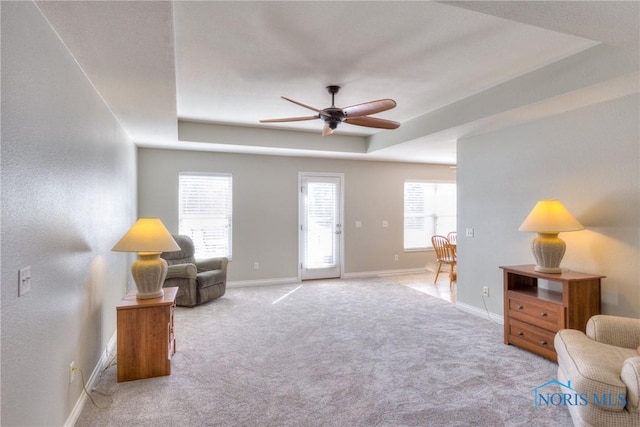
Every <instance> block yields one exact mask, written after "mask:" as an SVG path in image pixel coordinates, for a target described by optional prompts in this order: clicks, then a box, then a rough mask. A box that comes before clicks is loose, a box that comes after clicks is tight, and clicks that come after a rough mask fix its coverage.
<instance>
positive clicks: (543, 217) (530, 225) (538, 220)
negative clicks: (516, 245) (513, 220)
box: [518, 200, 584, 234]
mask: <svg viewBox="0 0 640 427" xmlns="http://www.w3.org/2000/svg"><path fill="white" fill-rule="evenodd" d="M583 229H584V227H583V226H582V224H580V223H579V222H578V220H577V219H575V218H574V216H573V215H571V213H570V212H569V211H568V210H567V208H565V207H564V206H563V205H562V203H560V202H559V201H558V200H540V201H539V202H538V203H536V205H535V206H534V207H533V209H532V210H531V212H530V213H529V216H527V217H526V218H525V220H524V222H523V223H522V225H520V228H518V230H520V231H533V232H536V233H555V234H557V233H560V232H562V231H578V230H583Z"/></svg>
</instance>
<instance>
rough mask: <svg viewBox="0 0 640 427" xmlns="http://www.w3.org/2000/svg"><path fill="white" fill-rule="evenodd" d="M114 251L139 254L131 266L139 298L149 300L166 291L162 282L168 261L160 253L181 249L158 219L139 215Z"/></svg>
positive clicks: (165, 275) (165, 274)
mask: <svg viewBox="0 0 640 427" xmlns="http://www.w3.org/2000/svg"><path fill="white" fill-rule="evenodd" d="M111 250H112V251H116V252H137V253H138V259H137V260H136V261H135V262H134V263H133V264H132V265H131V274H132V276H133V280H134V282H135V283H136V287H137V288H138V293H137V294H136V298H138V299H150V298H157V297H161V296H162V295H163V294H164V292H163V290H162V285H163V284H164V279H165V278H166V277H167V262H166V261H165V260H164V259H162V258H160V254H161V253H162V252H173V251H179V250H180V246H178V244H177V243H176V241H175V240H173V237H171V234H170V233H169V231H168V230H167V229H166V227H165V226H164V224H163V223H162V221H160V220H159V219H158V218H140V219H139V220H138V221H136V223H135V224H133V226H132V227H131V228H130V229H129V231H127V232H126V233H125V235H124V236H122V238H121V239H120V240H119V241H118V243H116V245H115V246H114V247H113V249H111Z"/></svg>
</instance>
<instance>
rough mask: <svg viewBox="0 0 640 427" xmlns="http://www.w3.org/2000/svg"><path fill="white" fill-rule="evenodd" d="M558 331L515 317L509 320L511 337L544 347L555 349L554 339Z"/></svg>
mask: <svg viewBox="0 0 640 427" xmlns="http://www.w3.org/2000/svg"><path fill="white" fill-rule="evenodd" d="M555 335H556V333H555V332H551V331H548V330H546V329H542V328H538V327H537V326H534V325H530V324H528V323H524V322H520V321H518V320H515V319H510V320H509V337H511V338H515V339H516V340H523V341H526V342H528V343H530V344H533V345H535V346H536V347H540V348H542V349H547V350H552V351H555V350H554V348H553V339H554V337H555Z"/></svg>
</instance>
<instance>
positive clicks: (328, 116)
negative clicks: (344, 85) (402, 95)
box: [260, 86, 400, 136]
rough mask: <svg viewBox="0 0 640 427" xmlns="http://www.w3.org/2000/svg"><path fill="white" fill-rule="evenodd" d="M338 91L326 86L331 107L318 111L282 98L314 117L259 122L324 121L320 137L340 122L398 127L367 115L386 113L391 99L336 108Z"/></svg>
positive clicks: (333, 87)
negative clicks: (309, 112) (311, 112)
mask: <svg viewBox="0 0 640 427" xmlns="http://www.w3.org/2000/svg"><path fill="white" fill-rule="evenodd" d="M339 90H340V86H327V91H328V92H329V93H330V94H331V107H328V108H325V109H323V110H320V109H318V108H314V107H310V106H308V105H305V104H303V103H301V102H298V101H294V100H293V99H289V98H287V97H284V96H283V97H282V98H283V99H286V100H287V101H289V102H293V103H294V104H297V105H299V106H301V107H304V108H308V109H309V110H312V111H315V112H316V113H318V114H316V115H315V116H305V117H287V118H283V119H266V120H260V123H281V122H299V121H303V120H315V119H322V120H323V121H324V128H323V129H322V136H327V135H330V134H331V133H333V131H334V130H335V129H336V128H337V127H338V125H339V124H340V123H342V122H344V123H348V124H350V125H356V126H365V127H370V128H378V129H397V128H398V127H400V123H398V122H395V121H393V120H385V119H379V118H377V117H369V114H375V113H380V112H382V111H387V110H390V109H392V108H394V107H395V106H396V101H394V100H393V99H379V100H377V101H371V102H365V103H363V104H356V105H352V106H350V107H345V108H338V107H336V106H335V102H334V98H335V95H336V93H338V91H339Z"/></svg>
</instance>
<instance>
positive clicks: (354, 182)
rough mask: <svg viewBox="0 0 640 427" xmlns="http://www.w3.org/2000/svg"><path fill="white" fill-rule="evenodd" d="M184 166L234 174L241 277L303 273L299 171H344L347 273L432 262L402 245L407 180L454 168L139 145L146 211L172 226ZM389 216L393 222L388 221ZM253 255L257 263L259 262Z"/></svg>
mask: <svg viewBox="0 0 640 427" xmlns="http://www.w3.org/2000/svg"><path fill="white" fill-rule="evenodd" d="M181 171H185V172H224V173H231V174H233V203H234V205H233V261H232V262H231V263H230V266H229V280H230V281H240V282H241V281H252V280H258V279H273V280H282V279H291V278H295V277H297V275H298V267H297V263H298V227H297V226H298V172H331V173H344V176H345V178H344V181H345V182H344V188H345V194H344V199H345V203H344V211H345V221H344V222H345V224H344V227H343V230H344V242H345V243H344V246H345V256H344V259H345V266H344V271H345V275H349V274H352V275H354V274H361V273H368V272H381V271H399V270H407V269H418V268H424V267H425V265H426V264H427V262H429V261H433V252H432V251H429V252H404V251H403V232H402V229H403V191H404V187H403V186H404V180H405V179H408V178H412V179H433V180H450V181H451V180H455V173H453V172H452V170H451V169H450V168H449V167H448V166H442V165H439V166H436V165H421V164H408V163H384V162H368V161H354V160H328V159H309V158H301V157H279V156H258V155H248V154H222V153H204V152H191V151H174V150H161V149H150V148H140V149H139V150H138V194H139V198H138V203H139V204H138V210H139V213H140V216H142V217H145V216H149V217H159V218H161V219H162V221H163V222H164V223H165V225H166V226H167V228H168V229H169V230H170V231H172V232H177V229H178V173H179V172H181ZM383 220H386V221H388V222H389V227H388V228H383V227H382V221H383ZM356 221H361V222H362V227H361V228H356V227H355V222H356ZM395 254H398V256H399V260H398V261H394V255H395ZM255 261H258V262H259V263H260V269H259V270H254V269H253V263H254V262H255Z"/></svg>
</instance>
